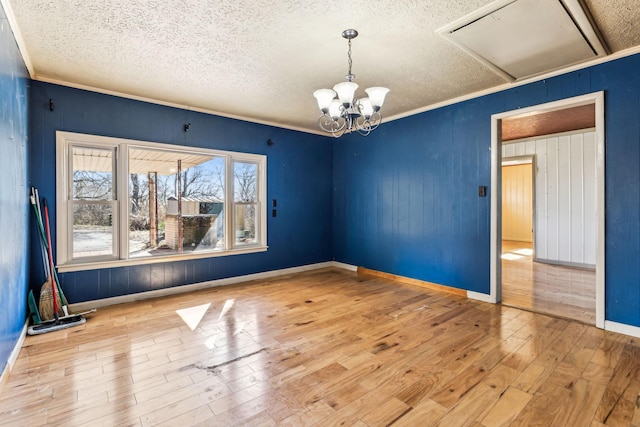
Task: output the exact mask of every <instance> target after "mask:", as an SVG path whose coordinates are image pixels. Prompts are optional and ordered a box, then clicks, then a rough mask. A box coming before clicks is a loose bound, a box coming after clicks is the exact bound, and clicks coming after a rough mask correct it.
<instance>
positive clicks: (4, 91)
mask: <svg viewBox="0 0 640 427" xmlns="http://www.w3.org/2000/svg"><path fill="white" fill-rule="evenodd" d="M28 92H29V78H28V74H27V70H26V68H25V66H24V62H22V57H21V56H20V52H19V50H18V46H17V44H16V41H15V39H14V37H13V33H12V32H11V28H10V27H9V23H8V21H7V17H6V15H5V12H4V10H3V9H2V6H0V236H2V245H0V301H2V309H1V310H0V373H1V372H2V371H3V370H4V368H5V366H6V363H7V361H8V360H9V356H10V355H11V352H12V351H13V349H14V347H15V345H16V343H17V342H18V339H19V337H20V333H21V331H22V328H23V326H24V322H25V319H26V301H27V243H28V238H27V234H28V226H27V219H28V207H29V200H28V196H29V191H28V190H27V116H28V105H27V102H28Z"/></svg>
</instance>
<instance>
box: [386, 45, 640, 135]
mask: <svg viewBox="0 0 640 427" xmlns="http://www.w3.org/2000/svg"><path fill="white" fill-rule="evenodd" d="M638 53H640V46H635V47H632V48H629V49H625V50H621V51H620V52H616V53H613V54H611V55H609V56H605V57H602V58H595V59H592V60H590V61H587V62H583V63H581V64H576V65H572V66H570V67H567V68H563V69H560V70H555V71H552V72H549V73H546V74H541V75H537V76H534V77H530V78H527V79H524V80H518V81H515V82H513V83H505V84H502V85H499V86H494V87H491V88H488V89H484V90H481V91H478V92H474V93H470V94H468V95H462V96H459V97H456V98H451V99H448V100H446V101H442V102H437V103H435V104H431V105H427V106H425V107H421V108H416V109H415V110H411V111H407V112H405V113H400V114H396V115H394V116H389V117H387V118H386V119H384V120H383V122H384V123H387V122H391V121H394V120H399V119H403V118H405V117H410V116H415V115H416V114H420V113H424V112H426V111H431V110H436V109H438V108H442V107H447V106H449V105H453V104H457V103H460V102H464V101H469V100H471V99H475V98H480V97H482V96H485V95H491V94H493V93H498V92H502V91H505V90H509V89H513V88H516V87H519V86H524V85H526V84H529V83H535V82H538V81H541V80H545V79H550V78H552V77H556V76H560V75H562V74H567V73H570V72H572V71H577V70H582V69H585V68H589V67H593V66H595V65H600V64H604V63H607V62H611V61H615V60H617V59H621V58H625V57H627V56H632V55H636V54H638Z"/></svg>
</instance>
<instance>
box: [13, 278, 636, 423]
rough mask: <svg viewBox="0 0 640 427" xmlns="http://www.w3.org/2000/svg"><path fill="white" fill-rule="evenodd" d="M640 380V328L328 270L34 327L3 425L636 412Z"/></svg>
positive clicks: (556, 419)
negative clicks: (610, 326) (59, 326)
mask: <svg viewBox="0 0 640 427" xmlns="http://www.w3.org/2000/svg"><path fill="white" fill-rule="evenodd" d="M208 304H210V305H208ZM177 310H178V312H176V311H177ZM178 313H180V314H182V316H183V317H184V318H185V319H186V320H187V321H189V322H190V323H191V324H192V326H193V330H192V329H191V327H189V326H188V324H187V322H186V321H185V320H183V318H182V317H181V316H180V315H179V314H178ZM198 320H199V322H198ZM639 392H640V340H638V339H635V338H631V337H627V336H624V335H619V334H616V333H611V332H604V331H602V330H599V329H596V328H595V327H592V326H588V325H585V324H583V323H577V322H573V321H569V320H565V319H560V318H554V317H550V316H546V315H542V314H536V313H532V312H529V311H523V310H520V309H516V308H511V307H505V306H502V305H499V304H498V305H494V304H488V303H482V302H478V301H473V300H468V299H466V298H464V297H460V296H454V295H450V294H445V293H439V292H437V291H430V290H426V289H423V288H419V287H413V286H411V285H403V284H399V283H395V282H390V281H388V280H386V279H381V278H375V277H372V276H357V275H356V274H355V273H352V272H348V271H344V270H339V269H333V268H331V269H323V270H317V271H313V272H308V273H303V274H298V275H291V276H282V277H277V278H272V279H269V280H261V281H256V282H251V283H246V284H242V285H235V286H226V287H219V288H213V289H209V290H204V291H199V292H194V293H190V294H185V295H177V296H171V297H166V298H162V299H155V300H146V301H141V302H136V303H131V304H123V305H119V306H112V307H107V308H103V309H100V310H99V311H98V313H97V314H95V315H93V316H92V317H91V318H89V319H88V321H87V324H86V325H84V326H81V327H78V328H73V329H67V330H64V331H58V332H53V333H49V334H46V335H42V336H36V337H27V339H26V342H25V345H24V347H23V349H22V351H21V353H20V356H19V358H18V361H17V363H16V365H15V368H14V371H13V373H12V374H11V376H10V378H9V381H8V383H7V384H6V387H5V389H4V392H3V393H2V395H1V396H0V425H18V426H24V425H28V426H29V427H31V426H38V425H48V426H55V425H64V426H78V425H90V426H116V425H125V426H126V425H133V426H148V425H173V426H180V427H186V426H191V425H201V426H239V425H242V426H269V425H282V426H305V425H318V426H334V425H335V426H337V425H353V426H360V427H363V426H386V425H394V426H447V427H449V426H462V425H466V426H487V427H489V426H499V425H513V426H531V425H539V426H546V425H556V426H601V425H611V426H614V425H615V426H620V425H640V409H639V408H638V404H637V402H638V393H639Z"/></svg>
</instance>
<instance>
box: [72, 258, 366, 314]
mask: <svg viewBox="0 0 640 427" xmlns="http://www.w3.org/2000/svg"><path fill="white" fill-rule="evenodd" d="M327 267H337V268H343V269H346V270H351V271H356V267H353V266H350V265H348V264H343V263H339V262H335V261H327V262H320V263H317V264H308V265H303V266H300V267H291V268H283V269H280V270H271V271H265V272H262V273H255V274H246V275H244V276H235V277H228V278H226V279H218V280H210V281H207V282H201V283H194V284H191V285H183V286H174V287H171V288H165V289H158V290H155V291H147V292H139V293H135V294H130V295H122V296H118V297H111V298H103V299H98V300H93V301H86V302H80V303H76V304H69V309H70V311H71V312H75V313H78V312H81V311H85V310H90V309H92V308H100V307H107V306H109V305H115V304H122V303H126V302H133V301H140V300H144V299H149V298H158V297H163V296H169V295H176V294H181V293H184V292H193V291H198V290H201V289H208V288H214V287H217V286H225V285H233V284H235V283H242V282H248V281H250V280H259V279H268V278H270V277H276V276H283V275H285V274H295V273H301V272H304V271H310V270H317V269H320V268H327Z"/></svg>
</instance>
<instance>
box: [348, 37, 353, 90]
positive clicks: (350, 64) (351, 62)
mask: <svg viewBox="0 0 640 427" xmlns="http://www.w3.org/2000/svg"><path fill="white" fill-rule="evenodd" d="M347 57H348V58H349V61H348V63H349V73H348V74H347V78H348V79H349V81H351V80H352V79H353V77H352V76H353V74H351V66H352V65H353V60H352V59H351V39H349V52H348V53H347Z"/></svg>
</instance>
